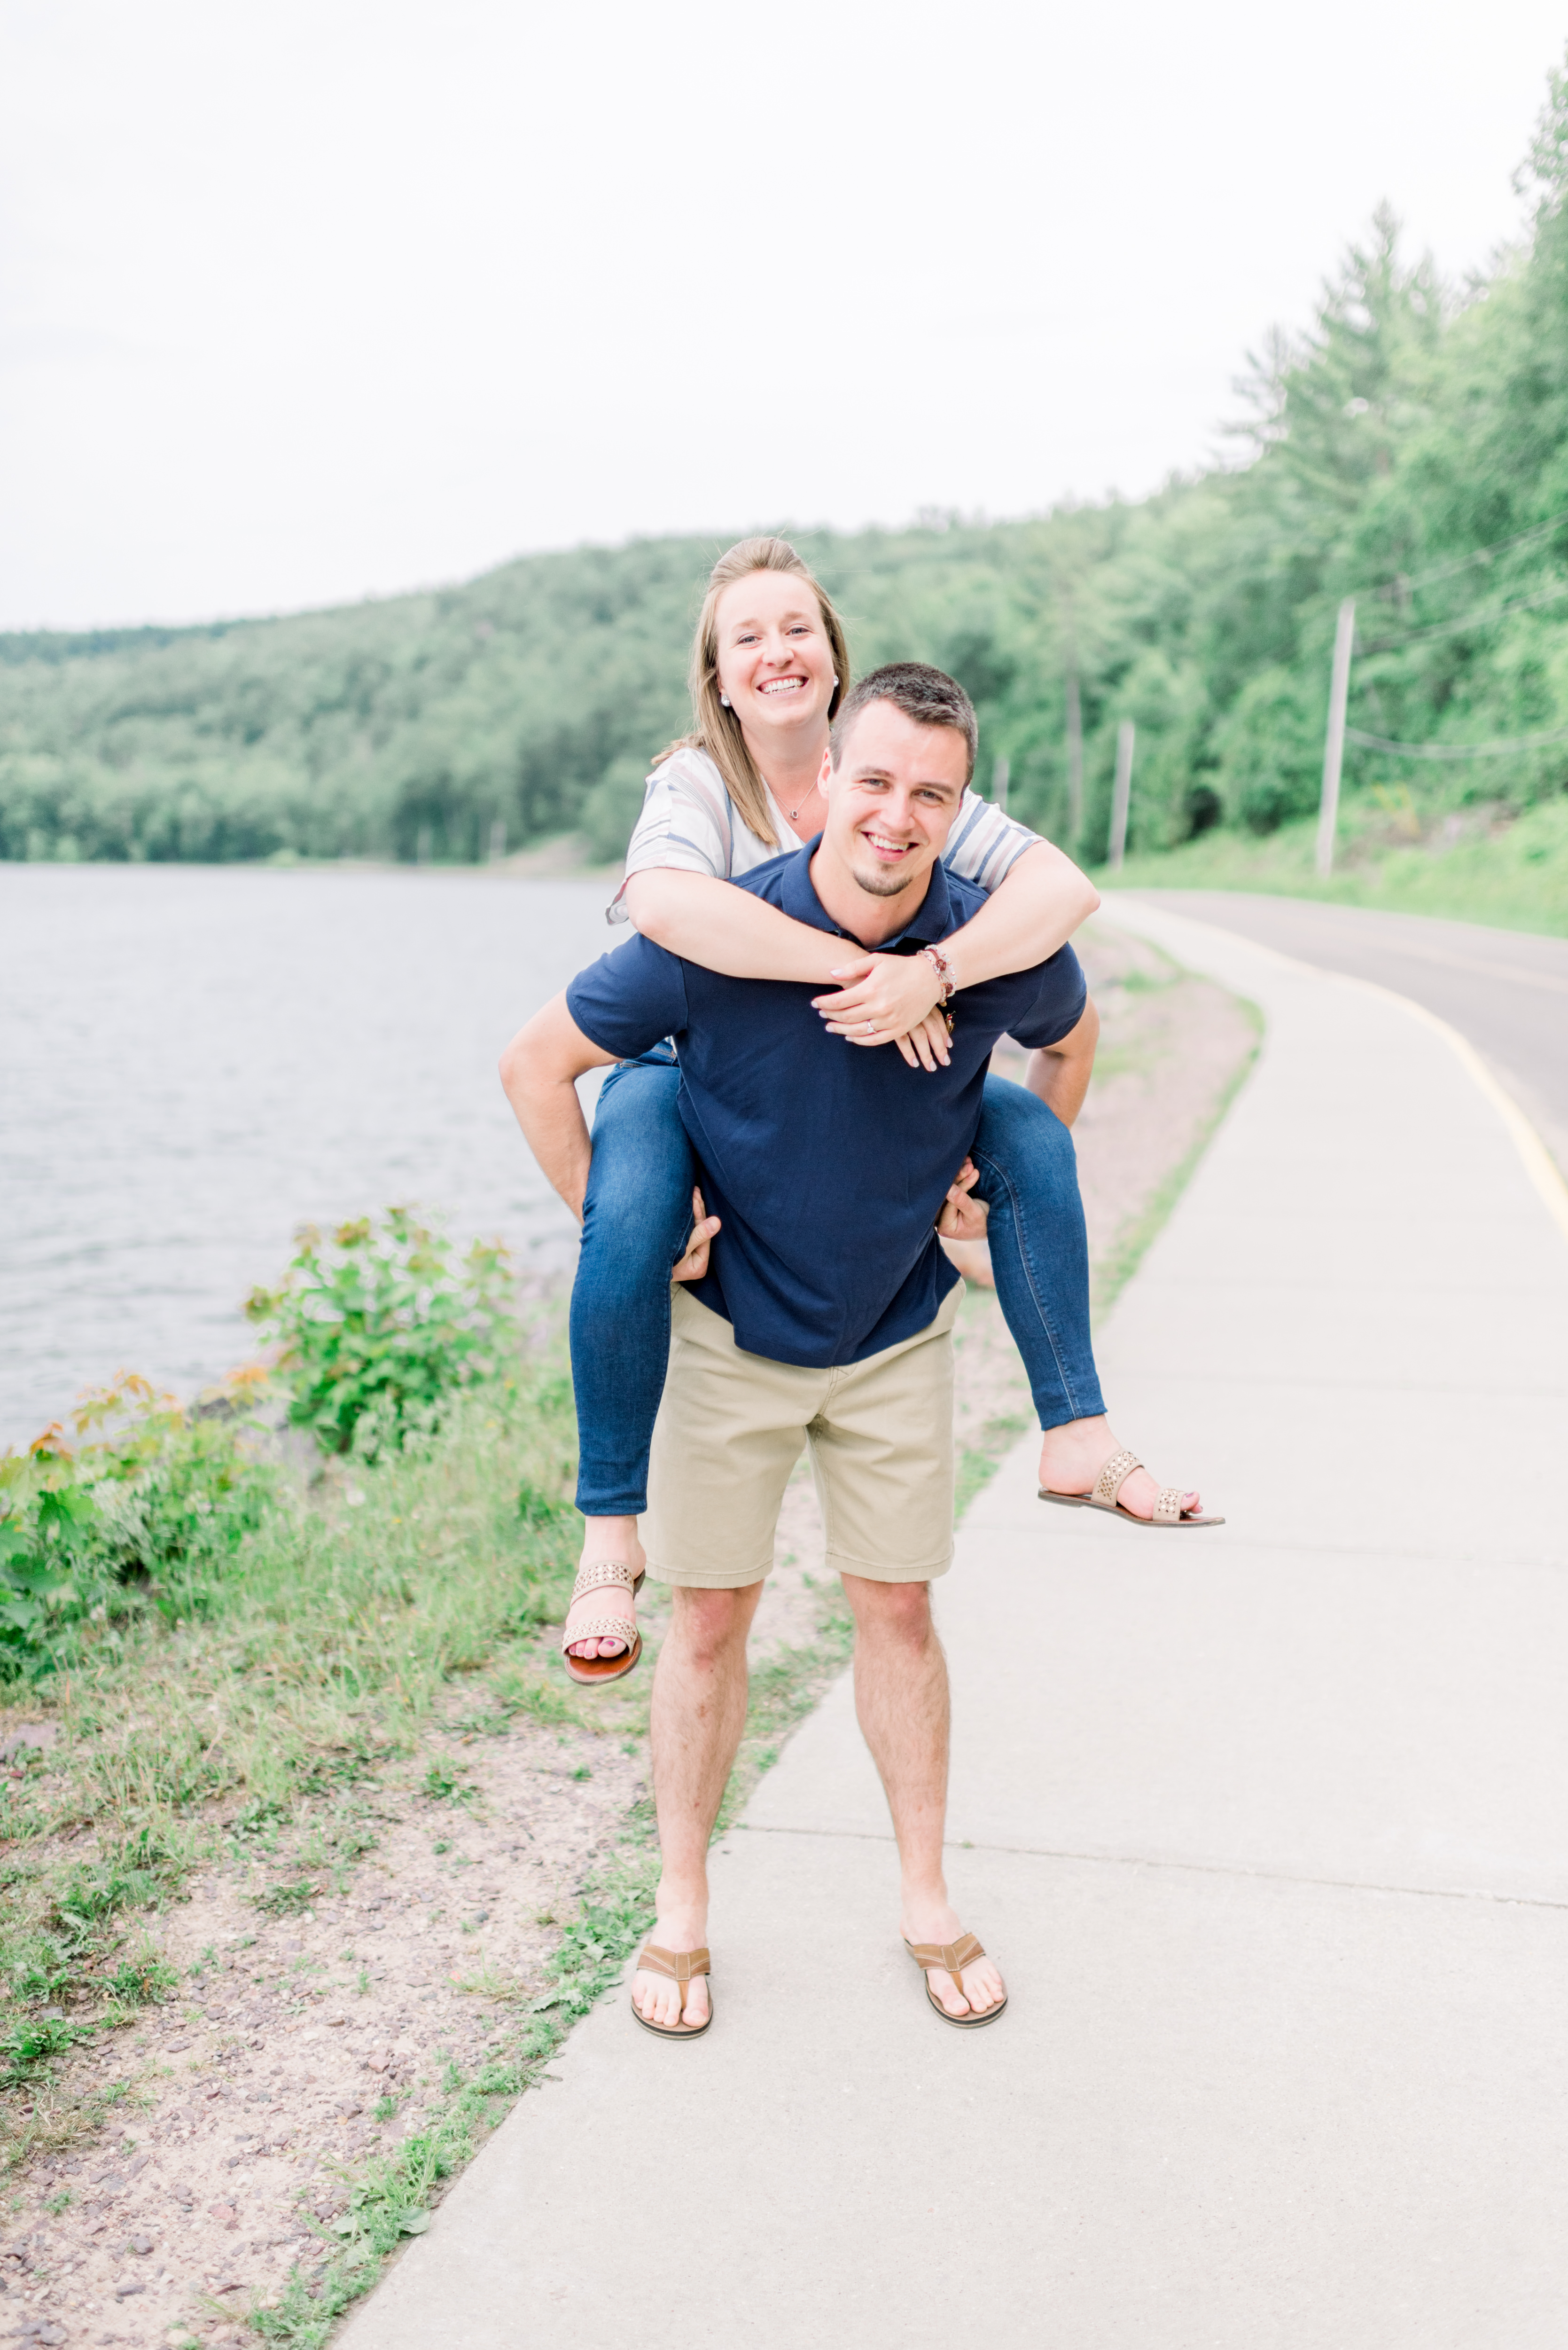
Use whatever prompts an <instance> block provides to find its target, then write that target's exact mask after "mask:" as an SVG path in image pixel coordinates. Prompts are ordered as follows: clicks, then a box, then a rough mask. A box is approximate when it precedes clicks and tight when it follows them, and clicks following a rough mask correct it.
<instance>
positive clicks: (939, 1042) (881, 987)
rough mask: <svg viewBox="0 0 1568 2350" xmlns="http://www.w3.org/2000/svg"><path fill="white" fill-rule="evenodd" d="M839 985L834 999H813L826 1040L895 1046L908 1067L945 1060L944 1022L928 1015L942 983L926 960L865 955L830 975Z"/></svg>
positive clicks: (923, 956)
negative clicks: (840, 982) (840, 981)
mask: <svg viewBox="0 0 1568 2350" xmlns="http://www.w3.org/2000/svg"><path fill="white" fill-rule="evenodd" d="M833 975H834V977H835V978H836V979H838V980H842V982H843V985H842V986H841V987H840V988H839V990H838V993H836V995H815V996H813V998H812V1007H813V1009H814V1010H815V1011H816V1012H818V1013H820V1014H821V1015H822V1017H823V1019H824V1020H825V1021H826V1024H827V1033H828V1035H830V1036H843V1037H845V1038H846V1040H847V1041H848V1043H850V1044H851V1045H891V1044H897V1045H898V1049H899V1051H900V1052H901V1053H902V1054H903V1055H904V1058H905V1060H906V1061H908V1062H909V1066H910V1067H911V1068H913V1067H914V1066H915V1065H916V1062H917V1060H918V1061H919V1066H921V1067H922V1068H926V1069H932V1068H935V1066H937V1063H938V1062H940V1063H941V1065H942V1066H943V1067H944V1068H945V1067H946V1066H947V1061H948V1051H947V1023H946V1022H945V1021H944V1020H942V1019H941V1018H940V1017H938V1018H936V1020H935V1022H934V1026H933V1021H932V1014H933V1012H934V1009H935V1006H936V1003H937V999H938V998H939V996H940V994H941V992H942V983H941V982H940V979H939V978H938V977H937V974H936V971H935V969H934V967H933V966H932V964H931V962H930V960H929V957H928V956H926V955H921V954H914V955H892V954H875V955H867V956H866V957H865V958H864V959H863V960H862V961H860V962H853V963H846V964H845V965H844V966H843V967H842V968H841V969H840V970H838V971H836V972H834V974H833Z"/></svg>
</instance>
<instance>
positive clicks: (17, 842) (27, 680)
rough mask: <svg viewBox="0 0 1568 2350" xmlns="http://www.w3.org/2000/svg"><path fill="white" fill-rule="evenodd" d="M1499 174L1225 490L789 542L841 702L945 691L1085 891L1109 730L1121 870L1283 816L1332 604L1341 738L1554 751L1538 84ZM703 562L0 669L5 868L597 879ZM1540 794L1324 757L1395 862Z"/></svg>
mask: <svg viewBox="0 0 1568 2350" xmlns="http://www.w3.org/2000/svg"><path fill="white" fill-rule="evenodd" d="M1531 169H1532V172H1533V176H1534V182H1535V185H1536V189H1537V193H1538V200H1539V201H1538V208H1537V211H1536V215H1535V222H1534V228H1533V233H1532V237H1531V239H1530V241H1529V244H1528V245H1527V246H1526V247H1525V248H1524V249H1522V250H1521V251H1520V252H1518V253H1516V254H1513V255H1510V256H1508V257H1506V258H1505V260H1504V261H1503V262H1501V264H1500V265H1499V266H1498V268H1497V270H1496V271H1495V273H1494V274H1493V275H1491V276H1490V277H1489V278H1488V279H1487V280H1486V281H1485V282H1480V283H1476V284H1474V285H1471V286H1467V287H1465V288H1463V289H1459V290H1458V291H1456V290H1454V289H1451V288H1445V287H1443V286H1440V285H1439V284H1438V282H1437V281H1436V279H1435V278H1434V276H1433V275H1432V273H1431V271H1430V269H1429V268H1428V267H1427V266H1425V265H1418V264H1417V265H1411V264H1410V263H1408V262H1407V261H1406V260H1405V259H1404V258H1402V257H1401V255H1400V253H1399V250H1398V245H1397V236H1396V232H1395V228H1394V225H1393V224H1392V222H1391V221H1389V220H1387V219H1380V220H1379V221H1378V222H1377V223H1376V224H1375V227H1374V230H1373V232H1372V233H1371V234H1370V235H1369V238H1368V241H1367V243H1366V246H1365V247H1364V248H1363V249H1361V250H1358V251H1356V252H1355V253H1353V254H1352V255H1349V256H1347V257H1346V259H1345V262H1344V265H1343V266H1342V268H1341V271H1340V273H1339V276H1338V277H1337V279H1336V280H1335V282H1334V284H1333V285H1332V286H1331V287H1330V288H1329V289H1328V291H1327V292H1326V294H1325V297H1324V304H1323V307H1322V309H1321V312H1320V315H1319V317H1317V319H1316V321H1315V323H1314V327H1313V328H1312V330H1311V332H1310V333H1308V334H1306V335H1304V336H1303V337H1301V338H1299V339H1298V340H1296V341H1294V342H1292V341H1289V340H1286V339H1279V340H1276V342H1275V343H1274V344H1273V345H1272V347H1271V348H1270V349H1269V351H1268V353H1267V354H1266V356H1265V359H1263V361H1262V363H1261V364H1260V365H1258V367H1257V368H1256V369H1255V371H1254V374H1253V376H1252V378H1251V380H1250V384H1249V387H1248V390H1249V393H1250V399H1251V421H1250V424H1249V425H1248V427H1247V430H1246V432H1244V433H1243V434H1242V435H1241V438H1239V440H1238V444H1237V462H1236V463H1235V465H1234V467H1233V468H1232V469H1231V470H1225V471H1219V472H1216V473H1211V474H1209V475H1207V476H1204V477H1203V478H1200V479H1198V480H1195V481H1191V482H1185V483H1181V484H1175V485H1173V486H1171V487H1170V488H1168V490H1166V491H1165V492H1163V493H1162V494H1159V495H1158V496H1156V497H1154V498H1151V499H1148V500H1147V501H1145V502H1143V503H1141V504H1110V505H1106V506H1100V507H1093V508H1079V509H1075V510H1071V511H1062V512H1057V513H1054V514H1053V515H1049V516H1047V517H1044V519H1039V520H1034V521H1026V522H1020V523H1007V524H997V525H988V526H979V525H966V524H963V523H961V522H959V521H956V520H955V521H954V522H952V523H950V524H949V525H937V526H929V527H922V528H919V529H913V530H909V531H904V532H898V533H884V532H868V533H864V534H861V535H858V536H829V535H825V534H818V533H809V532H807V533H801V534H796V536H797V543H798V544H799V545H800V546H801V547H802V549H803V552H805V554H806V555H807V556H809V558H810V559H811V561H812V562H813V563H814V564H815V566H816V567H817V568H818V569H819V570H820V572H821V574H822V576H823V577H824V579H825V580H826V583H827V585H828V586H829V587H830V588H831V590H832V592H833V593H834V595H835V596H836V598H838V599H839V601H840V603H841V605H842V607H843V608H844V609H845V611H846V615H847V617H848V619H849V622H850V629H851V642H852V647H853V650H854V656H855V660H856V663H857V667H859V668H862V669H864V668H866V667H868V666H870V665H871V664H873V663H875V662H877V661H879V660H887V659H888V658H891V657H893V656H895V655H909V656H921V657H924V658H927V659H929V660H936V661H939V662H940V663H941V664H942V665H943V666H944V667H946V668H948V669H950V670H952V671H955V672H956V673H957V674H958V675H959V676H960V677H961V679H962V680H963V681H964V682H965V684H966V685H967V686H968V687H969V689H970V691H971V693H972V694H973V696H974V698H975V701H976V702H977V704H978V705H979V708H980V712H981V724H982V728H983V745H982V752H983V765H982V770H981V781H982V783H983V782H984V781H985V780H986V778H987V777H989V775H990V774H991V772H992V761H993V760H994V759H995V758H996V757H997V756H999V755H1002V756H1005V757H1006V758H1007V759H1008V761H1009V762H1010V765H1011V773H1012V799H1011V804H1012V806H1013V808H1014V809H1015V810H1016V811H1017V812H1019V813H1020V814H1023V815H1024V816H1027V817H1029V818H1030V819H1032V820H1033V821H1035V822H1038V823H1040V824H1041V825H1043V826H1044V828H1046V829H1048V830H1050V831H1051V832H1053V833H1054V836H1055V837H1058V838H1060V839H1062V840H1063V841H1064V844H1065V845H1067V846H1069V847H1075V848H1076V849H1077V850H1078V851H1079V853H1080V854H1082V855H1084V856H1085V857H1086V858H1090V859H1091V860H1092V859H1093V858H1095V857H1096V855H1098V854H1099V853H1100V852H1101V850H1102V849H1103V845H1104V841H1105V837H1106V818H1107V810H1108V803H1109V794H1110V779H1111V771H1112V764H1113V756H1114V742H1115V736H1116V727H1117V723H1118V722H1119V721H1120V720H1121V719H1123V718H1124V717H1130V718H1132V719H1133V720H1135V721H1136V723H1137V768H1136V774H1135V781H1134V791H1133V802H1132V825H1131V837H1132V841H1133V844H1134V845H1135V847H1139V848H1141V849H1144V850H1152V849H1157V848H1160V847H1168V846H1172V845H1174V844H1176V843H1178V842H1179V841H1182V840H1184V839H1187V838H1189V837H1190V836H1191V835H1193V834H1194V833H1196V832H1200V831H1203V830H1205V829H1206V828H1209V827H1214V826H1220V825H1223V826H1228V827H1237V828H1239V829H1241V831H1243V832H1251V833H1253V834H1262V833H1266V832H1268V831H1270V830H1272V828H1274V827H1278V826H1279V825H1280V824H1281V823H1282V822H1283V821H1285V820H1286V819H1288V818H1290V817H1292V816H1296V815H1300V814H1303V813H1304V812H1307V811H1309V810H1310V809H1312V808H1313V807H1314V806H1315V804H1316V797H1317V791H1318V785H1319V778H1320V774H1321V768H1322V757H1323V737H1324V710H1325V704H1326V699H1327V685H1328V670H1329V657H1330V648H1331V645H1332V640H1333V635H1334V615H1335V611H1336V608H1337V607H1338V604H1339V602H1340V599H1341V598H1343V597H1345V596H1347V595H1352V594H1354V595H1355V597H1356V598H1357V608H1358V636H1357V652H1356V660H1355V670H1354V672H1353V686H1352V696H1351V707H1350V721H1351V724H1352V726H1353V728H1355V729H1357V730H1359V731H1360V732H1361V733H1370V734H1374V735H1376V736H1379V737H1382V738H1385V739H1389V740H1393V741H1396V742H1398V743H1407V744H1417V745H1427V746H1439V747H1441V746H1448V747H1449V748H1452V749H1456V750H1463V749H1464V748H1466V747H1467V746H1475V745H1479V744H1482V743H1493V742H1496V741H1500V740H1501V741H1507V742H1510V743H1512V742H1514V741H1516V740H1517V738H1519V737H1521V736H1539V735H1542V734H1547V735H1550V734H1552V733H1558V732H1559V731H1562V732H1564V733H1568V626H1565V624H1568V78H1558V79H1556V80H1554V82H1553V86H1552V101H1551V104H1550V106H1549V108H1548V110H1547V113H1546V116H1545V118H1544V120H1543V123H1542V130H1541V132H1540V135H1539V137H1538V139H1537V141H1536V144H1535V147H1534V150H1533V151H1532V159H1531ZM1158 396H1159V395H1158V355H1157V354H1151V364H1150V370H1149V397H1150V398H1151V399H1158ZM717 551H718V543H717V542H711V541H709V540H696V539H666V540H659V541H650V542H642V543H638V544H634V545H632V546H625V547H620V548H616V549H597V548H595V549H578V550H577V551H576V552H573V553H570V554H562V555H551V556H532V557H529V558H527V559H526V560H524V561H520V562H516V563H512V564H508V565H506V566H504V567H503V568H502V569H500V570H497V571H494V572H492V573H490V574H489V575H487V576H486V577H483V578H480V579H477V580H474V581H473V582H472V583H471V584H469V585H467V586H465V587H455V588H451V589H446V590H442V591H441V592H439V593H432V594H426V595H418V596H408V597H401V598H395V599H392V600H389V601H386V602H380V603H369V604H364V605H360V606H357V607H354V608H349V609H346V610H339V611H327V612H317V613H310V614H306V615H303V616H300V617H296V618H292V619H275V620H266V621H247V622H242V623H235V624H232V625H223V626H214V627H212V628H203V629H177V630H176V629H142V630H129V631H123V632H109V633H101V634H99V635H92V636H42V635H33V636H12V637H9V638H0V855H4V856H5V857H10V858H24V857H28V858H49V857H55V858H70V857H97V858H255V857H266V856H269V855H272V854H275V853H277V852H279V851H294V852H296V853H299V854H302V855H306V856H324V857H331V856H337V855H345V854H354V855H376V856H394V857H398V858H416V857H433V858H457V859H472V858H478V857H483V856H484V855H486V854H487V853H489V851H490V849H491V847H493V845H494V844H495V843H496V842H498V841H499V840H500V839H502V838H503V837H504V842H505V845H506V846H507V847H512V848H514V847H520V846H524V845H525V844H527V843H529V842H531V841H534V840H537V839H540V838H543V837H547V836H549V835H551V834H555V833H559V832H562V831H566V830H577V831H579V832H581V833H582V834H583V835H584V836H585V837H586V839H587V843H588V845H589V847H590V848H591V850H592V851H593V853H594V854H596V855H597V856H601V857H605V858H608V857H611V856H614V855H615V854H617V853H618V850H619V849H620V848H621V847H622V846H623V845H624V842H625V839H626V836H627V833H628V829H629V826H630V822H631V818H632V816H633V814H634V812H635V809H636V806H637V805H638V801H639V794H640V778H641V776H642V775H643V773H644V770H645V768H646V766H647V764H648V762H649V758H650V757H651V755H652V754H654V753H655V752H657V751H658V750H659V749H660V748H661V747H662V745H663V744H664V743H666V742H667V741H668V740H669V739H670V736H671V735H672V734H674V733H679V732H680V729H681V727H682V725H683V723H684V721H685V695H684V690H683V682H682V681H683V675H684V668H685V658H686V649H687V644H688V640H689V636H690V630H691V620H692V617H693V614H694V612H695V608H696V604H697V601H698V598H699V596H700V593H701V580H702V576H703V574H704V571H705V569H706V567H707V565H708V563H709V562H710V561H711V557H712V556H713V555H714V554H715V553H716V552H717ZM1070 680H1075V682H1076V689H1077V692H1078V695H1079V699H1080V702H1081V709H1082V726H1083V740H1084V754H1083V774H1084V792H1083V802H1082V815H1081V819H1080V821H1079V823H1078V825H1077V827H1074V825H1073V823H1072V820H1071V816H1070V806H1069V756H1068V748H1067V744H1068V716H1067V705H1068V700H1069V693H1070V685H1069V681H1070ZM1565 784H1568V739H1565V740H1561V741H1556V742H1547V743H1533V744H1532V745H1531V746H1529V747H1526V748H1523V749H1514V750H1510V751H1508V752H1507V753H1505V754H1503V755H1501V756H1488V757H1483V758H1474V759H1470V758H1462V757H1461V758H1454V759H1451V760H1443V759H1428V760H1421V761H1417V760H1410V759H1407V758H1403V757H1398V756H1395V755H1393V754H1386V753H1384V752H1381V751H1376V750H1372V749H1368V748H1367V747H1366V746H1365V745H1361V744H1355V743H1353V746H1352V749H1351V752H1350V754H1349V756H1348V759H1347V764H1346V775H1345V785H1346V793H1347V807H1348V811H1349V816H1350V821H1351V825H1352V828H1353V829H1354V828H1355V825H1356V824H1357V823H1359V824H1360V825H1361V826H1362V827H1363V828H1364V829H1365V828H1366V827H1367V825H1368V823H1369V821H1370V822H1371V823H1372V824H1373V825H1374V826H1376V824H1384V825H1386V827H1389V828H1390V829H1391V830H1392V831H1393V832H1395V833H1402V834H1403V835H1404V836H1406V837H1417V835H1418V834H1422V835H1425V836H1427V837H1442V836H1443V835H1444V833H1445V831H1446V833H1447V834H1448V835H1449V837H1453V836H1456V835H1458V834H1459V833H1462V832H1463V831H1464V830H1465V829H1466V828H1467V827H1474V826H1475V825H1476V824H1477V823H1478V822H1483V821H1485V822H1495V821H1497V820H1499V819H1501V818H1504V817H1506V816H1507V815H1508V813H1509V812H1511V811H1516V810H1519V809H1521V808H1523V807H1524V806H1528V805H1530V804H1531V803H1532V802H1538V801H1542V800H1544V799H1548V798H1551V797H1553V796H1555V795H1559V794H1561V793H1562V792H1563V788H1564V785H1565ZM1075 829H1076V837H1073V836H1074V832H1075Z"/></svg>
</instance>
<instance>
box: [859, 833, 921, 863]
mask: <svg viewBox="0 0 1568 2350" xmlns="http://www.w3.org/2000/svg"><path fill="white" fill-rule="evenodd" d="M859 835H860V838H861V839H862V840H863V841H864V842H865V843H866V846H867V848H868V849H869V850H870V851H871V853H872V855H873V856H874V857H877V858H880V859H881V860H882V862H883V864H885V865H896V864H897V863H898V859H899V858H901V857H910V856H912V855H913V854H914V852H915V850H916V849H917V848H918V847H919V846H920V844H919V841H916V840H895V839H894V838H893V837H892V835H891V834H890V833H886V832H878V831H877V828H876V827H875V826H873V825H862V826H861V827H859Z"/></svg>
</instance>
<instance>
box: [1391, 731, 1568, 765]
mask: <svg viewBox="0 0 1568 2350" xmlns="http://www.w3.org/2000/svg"><path fill="white" fill-rule="evenodd" d="M1345 741H1346V742H1347V743H1359V744H1360V745H1361V747H1362V749H1363V750H1364V751H1386V752H1387V753H1388V754H1390V755H1391V756H1392V757H1394V758H1396V759H1501V757H1502V756H1503V754H1504V753H1505V752H1508V751H1535V750H1539V749H1540V748H1541V746H1542V744H1543V743H1568V726H1559V727H1558V728H1557V729H1556V730H1555V731H1554V732H1553V733H1550V734H1516V735H1515V736H1514V737H1513V738H1512V740H1511V741H1510V742H1507V743H1390V742H1389V741H1388V739H1387V737H1386V735H1383V734H1364V733H1362V731H1361V729H1360V727H1359V726H1347V727H1346V728H1345Z"/></svg>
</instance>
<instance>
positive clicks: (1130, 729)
mask: <svg viewBox="0 0 1568 2350" xmlns="http://www.w3.org/2000/svg"><path fill="white" fill-rule="evenodd" d="M1136 740H1137V728H1136V727H1135V726H1134V724H1133V722H1132V720H1131V719H1130V718H1124V719H1123V720H1122V723H1121V724H1120V725H1119V726H1118V727H1117V728H1116V783H1115V785H1114V786H1113V788H1112V791H1111V841H1110V855H1109V857H1108V858H1106V863H1107V864H1108V865H1109V867H1110V868H1111V871H1112V872H1113V873H1119V872H1120V871H1121V869H1122V859H1123V858H1124V857H1125V856H1126V855H1127V806H1128V803H1129V802H1130V800H1131V798H1132V763H1133V743H1134V742H1135V741H1136Z"/></svg>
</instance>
